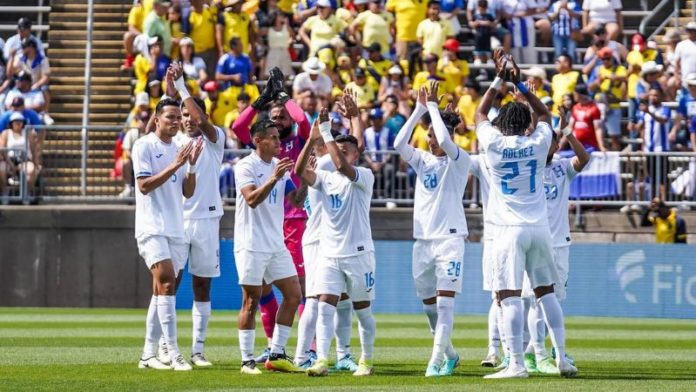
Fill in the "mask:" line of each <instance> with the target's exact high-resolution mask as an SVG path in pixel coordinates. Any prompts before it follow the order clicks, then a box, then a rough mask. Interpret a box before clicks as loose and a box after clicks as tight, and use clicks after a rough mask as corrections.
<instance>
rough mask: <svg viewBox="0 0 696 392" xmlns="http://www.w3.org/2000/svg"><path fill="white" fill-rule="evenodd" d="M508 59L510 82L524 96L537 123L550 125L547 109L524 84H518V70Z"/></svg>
mask: <svg viewBox="0 0 696 392" xmlns="http://www.w3.org/2000/svg"><path fill="white" fill-rule="evenodd" d="M510 59H511V61H512V72H511V76H512V82H513V83H514V84H515V86H517V88H518V89H519V90H520V92H521V93H522V94H524V97H525V98H526V99H527V102H528V103H529V106H531V107H532V110H533V111H534V113H535V114H536V115H537V118H538V121H539V122H545V123H547V124H549V125H551V112H550V111H549V108H548V107H547V106H546V105H544V104H543V103H542V102H541V100H540V99H539V97H537V96H536V95H534V94H533V93H532V92H531V91H529V89H528V88H527V86H526V85H525V84H524V83H522V82H520V68H519V67H518V66H517V63H515V59H514V58H512V57H510Z"/></svg>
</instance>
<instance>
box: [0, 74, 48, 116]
mask: <svg viewBox="0 0 696 392" xmlns="http://www.w3.org/2000/svg"><path fill="white" fill-rule="evenodd" d="M17 97H21V98H22V99H23V100H24V107H25V108H26V109H31V110H34V111H35V112H36V113H39V117H40V118H41V121H42V122H43V123H44V124H46V125H53V119H52V118H51V117H50V116H49V115H48V112H47V107H46V101H45V100H44V95H43V93H42V92H41V91H39V90H32V89H31V75H30V74H28V73H26V72H24V71H22V72H20V73H18V74H16V75H15V87H14V88H13V89H12V90H10V91H9V92H8V93H7V95H6V96H5V108H6V109H10V108H11V107H12V103H13V102H14V99H15V98H17Z"/></svg>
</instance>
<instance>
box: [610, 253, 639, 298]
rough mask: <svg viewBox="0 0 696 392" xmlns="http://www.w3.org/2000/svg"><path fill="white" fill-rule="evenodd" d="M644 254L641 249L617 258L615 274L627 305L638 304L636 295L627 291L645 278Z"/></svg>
mask: <svg viewBox="0 0 696 392" xmlns="http://www.w3.org/2000/svg"><path fill="white" fill-rule="evenodd" d="M644 263H645V252H643V250H642V249H639V250H634V251H632V252H628V253H626V254H624V255H623V256H621V257H619V260H617V261H616V274H617V275H618V277H619V285H620V286H621V291H623V294H624V298H626V301H628V302H629V303H632V304H635V303H637V302H638V299H637V298H636V295H635V294H633V293H632V292H630V291H629V290H628V286H629V285H630V284H631V283H632V282H634V281H636V280H638V279H642V278H643V277H644V276H645V269H644V268H643V264H644Z"/></svg>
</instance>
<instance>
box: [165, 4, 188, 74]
mask: <svg viewBox="0 0 696 392" xmlns="http://www.w3.org/2000/svg"><path fill="white" fill-rule="evenodd" d="M167 22H168V23H169V30H170V31H171V32H172V48H171V49H170V53H168V55H169V58H171V59H172V60H175V61H176V60H179V41H180V40H181V39H182V38H184V37H185V34H184V32H183V31H182V30H181V6H180V5H179V4H174V5H172V6H171V7H169V10H168V18H167Z"/></svg>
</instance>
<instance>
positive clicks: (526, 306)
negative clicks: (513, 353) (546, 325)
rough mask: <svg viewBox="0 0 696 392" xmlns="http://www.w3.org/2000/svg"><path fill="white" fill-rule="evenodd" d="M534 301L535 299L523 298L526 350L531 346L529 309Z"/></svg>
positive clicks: (524, 344) (523, 337) (524, 342)
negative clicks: (528, 321) (528, 322)
mask: <svg viewBox="0 0 696 392" xmlns="http://www.w3.org/2000/svg"><path fill="white" fill-rule="evenodd" d="M534 300H535V298H534V297H522V306H523V307H524V318H523V319H522V348H526V347H527V346H528V345H529V340H530V334H529V325H528V324H527V320H528V319H529V309H531V307H532V302H534Z"/></svg>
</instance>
